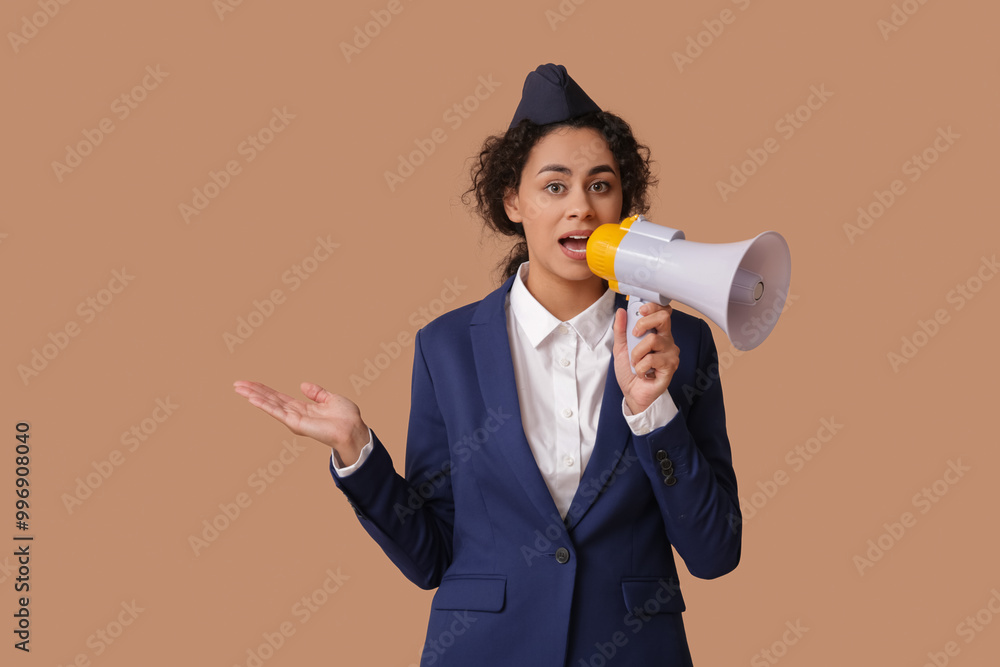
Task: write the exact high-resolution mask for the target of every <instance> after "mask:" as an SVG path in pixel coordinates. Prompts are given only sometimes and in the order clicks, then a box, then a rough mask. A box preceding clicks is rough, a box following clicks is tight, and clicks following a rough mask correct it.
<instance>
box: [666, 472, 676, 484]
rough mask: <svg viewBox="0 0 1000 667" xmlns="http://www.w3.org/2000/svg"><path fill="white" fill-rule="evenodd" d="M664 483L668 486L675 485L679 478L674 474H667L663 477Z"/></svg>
mask: <svg viewBox="0 0 1000 667" xmlns="http://www.w3.org/2000/svg"><path fill="white" fill-rule="evenodd" d="M663 483H664V484H666V485H667V486H673V485H674V484H676V483H677V478H676V477H674V476H673V474H670V475H667V476H666V477H664V478H663Z"/></svg>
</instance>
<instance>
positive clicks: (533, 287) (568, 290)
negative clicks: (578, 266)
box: [524, 267, 608, 322]
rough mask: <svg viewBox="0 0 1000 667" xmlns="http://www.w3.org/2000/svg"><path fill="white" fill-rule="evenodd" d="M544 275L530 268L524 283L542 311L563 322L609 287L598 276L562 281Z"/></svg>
mask: <svg viewBox="0 0 1000 667" xmlns="http://www.w3.org/2000/svg"><path fill="white" fill-rule="evenodd" d="M544 278H545V277H544V276H541V275H540V272H539V271H537V270H536V269H532V268H530V267H529V269H528V277H527V279H526V280H525V283H524V286H525V287H527V288H528V292H530V293H531V296H533V297H535V300H536V301H538V303H540V304H542V307H543V308H545V310H547V311H549V312H550V313H552V316H553V317H555V318H556V319H558V320H560V321H562V322H566V321H568V320H571V319H573V318H574V317H576V316H577V315H579V314H580V313H582V312H583V311H585V310H587V308H589V307H590V306H592V305H593V304H594V302H595V301H597V300H598V299H600V298H601V296H603V295H604V293H605V292H606V291H607V289H608V286H607V284H606V283H605V282H604V280H602V279H601V278H600V277H599V276H592V277H591V278H590V279H587V280H564V279H562V278H559V277H557V276H549V277H548V278H549V279H547V280H546V279H544Z"/></svg>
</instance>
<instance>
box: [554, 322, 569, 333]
mask: <svg viewBox="0 0 1000 667" xmlns="http://www.w3.org/2000/svg"><path fill="white" fill-rule="evenodd" d="M556 331H558V332H559V333H561V334H565V333H568V332H569V328H568V327H567V326H566V325H565V324H560V325H559V326H558V327H556Z"/></svg>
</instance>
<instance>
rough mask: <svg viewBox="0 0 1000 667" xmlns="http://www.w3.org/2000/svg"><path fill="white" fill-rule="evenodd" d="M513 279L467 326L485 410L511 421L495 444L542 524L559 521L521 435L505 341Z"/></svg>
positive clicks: (511, 364)
mask: <svg viewBox="0 0 1000 667" xmlns="http://www.w3.org/2000/svg"><path fill="white" fill-rule="evenodd" d="M514 278H515V276H512V277H510V278H508V279H507V281H506V282H505V283H504V284H503V286H502V287H500V288H499V289H497V290H495V291H494V292H491V293H490V294H488V295H487V296H486V298H484V299H483V300H482V302H480V304H479V306H478V308H476V312H475V314H474V315H473V316H472V321H471V322H470V325H469V334H470V336H471V337H472V350H473V356H474V358H475V363H476V373H477V375H478V377H479V388H480V390H481V391H482V393H483V400H484V401H485V403H486V407H487V408H491V407H492V408H497V407H501V408H503V409H504V410H506V411H508V412H511V413H512V414H513V415H514V419H510V420H508V421H507V422H506V423H505V424H504V425H503V426H502V427H501V428H502V429H503V431H504V433H505V435H506V436H507V437H505V438H502V439H500V440H498V441H499V442H501V443H502V444H501V447H500V448H501V450H502V451H503V455H504V457H506V459H507V463H508V464H510V468H511V470H513V471H514V475H515V477H517V481H518V482H519V483H520V484H521V487H522V488H523V489H524V492H525V493H526V494H527V496H528V498H529V499H530V500H531V503H532V504H533V505H534V506H535V508H536V509H537V510H538V513H539V514H540V515H541V517H542V518H543V519H544V520H545V521H551V519H552V517H553V516H556V517H558V516H559V511H558V509H557V508H556V504H555V501H553V500H552V495H551V494H550V493H549V488H548V486H546V485H545V480H544V479H543V478H542V473H541V471H540V470H539V469H538V464H537V463H536V462H535V457H534V455H533V454H532V453H531V446H530V445H529V444H528V438H527V436H525V434H524V426H523V422H522V419H521V406H520V403H519V402H518V398H517V383H516V380H515V377H514V362H513V357H512V355H511V351H510V339H509V338H508V337H507V317H506V312H505V310H504V302H505V299H506V296H507V292H508V291H509V290H510V286H511V285H512V284H513V282H514Z"/></svg>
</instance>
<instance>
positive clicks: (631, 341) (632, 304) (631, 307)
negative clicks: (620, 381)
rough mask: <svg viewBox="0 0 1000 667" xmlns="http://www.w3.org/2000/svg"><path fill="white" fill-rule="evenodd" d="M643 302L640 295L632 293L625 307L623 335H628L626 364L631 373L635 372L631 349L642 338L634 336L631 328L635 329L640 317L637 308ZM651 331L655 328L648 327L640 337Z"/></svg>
mask: <svg viewBox="0 0 1000 667" xmlns="http://www.w3.org/2000/svg"><path fill="white" fill-rule="evenodd" d="M644 303H646V301H645V300H644V299H641V298H640V297H637V296H635V295H634V294H630V295H629V297H628V308H627V309H626V312H627V314H628V317H627V319H626V321H625V326H626V327H627V328H626V329H625V335H626V336H627V337H628V359H629V362H628V365H629V368H631V369H632V373H633V374H634V373H635V366H634V365H633V364H632V350H634V349H635V346H636V344H638V342H639V341H640V340H642V338H639V337H637V336H634V335H633V334H632V330H633V329H635V323H636V322H638V321H639V318H641V317H642V315H641V314H640V313H639V308H641V307H642V304H644ZM651 333H656V329H650V330H649V331H647V332H646V333H645V334H643V336H642V337H643V338H645V337H646V336H648V335H649V334H651Z"/></svg>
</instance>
